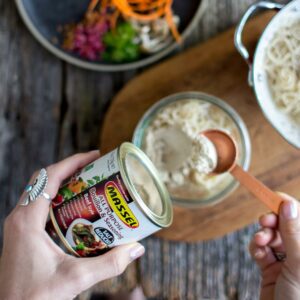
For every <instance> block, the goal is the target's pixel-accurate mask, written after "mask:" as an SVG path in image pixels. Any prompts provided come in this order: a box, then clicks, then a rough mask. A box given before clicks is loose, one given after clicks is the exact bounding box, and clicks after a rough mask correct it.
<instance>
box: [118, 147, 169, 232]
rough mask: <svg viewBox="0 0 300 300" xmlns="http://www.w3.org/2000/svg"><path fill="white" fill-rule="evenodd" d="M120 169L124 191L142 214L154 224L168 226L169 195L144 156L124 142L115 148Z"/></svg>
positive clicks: (156, 172)
mask: <svg viewBox="0 0 300 300" xmlns="http://www.w3.org/2000/svg"><path fill="white" fill-rule="evenodd" d="M118 151H119V152H118V154H119V155H118V159H119V162H120V166H121V168H120V171H121V175H122V177H123V181H124V183H125V185H126V186H127V189H128V192H129V193H130V195H131V196H132V197H133V199H135V200H136V202H137V204H138V205H139V206H140V208H141V210H142V211H143V213H144V214H145V215H146V216H147V217H148V218H149V219H150V220H151V221H152V222H154V223H155V224H156V225H158V226H160V227H168V226H170V225H171V223H172V221H173V208H172V203H171V199H170V195H169V193H168V190H167V188H166V186H165V184H164V183H163V182H162V180H161V179H160V176H159V173H158V171H157V169H156V168H155V166H154V165H153V163H152V162H151V160H150V159H149V158H148V156H147V155H146V154H145V153H144V152H143V151H142V150H141V149H139V148H138V147H136V146H135V145H134V144H132V143H129V142H125V143H123V144H122V145H121V146H120V147H119V150H118Z"/></svg>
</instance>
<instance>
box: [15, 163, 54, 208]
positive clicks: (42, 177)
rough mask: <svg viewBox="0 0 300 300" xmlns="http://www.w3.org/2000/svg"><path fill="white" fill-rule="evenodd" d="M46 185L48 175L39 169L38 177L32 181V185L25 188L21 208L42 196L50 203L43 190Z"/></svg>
mask: <svg viewBox="0 0 300 300" xmlns="http://www.w3.org/2000/svg"><path fill="white" fill-rule="evenodd" d="M47 183H48V174H47V170H46V169H41V170H40V173H39V175H38V176H37V177H36V178H35V179H34V182H33V184H29V185H27V186H26V187H25V192H26V193H27V195H26V197H25V199H24V201H23V203H21V204H20V205H21V206H27V205H28V204H29V203H30V202H34V201H35V200H36V199H37V198H38V197H40V196H43V197H44V198H46V199H47V200H49V201H51V198H50V196H49V195H48V194H47V193H45V192H44V191H45V189H46V187H47Z"/></svg>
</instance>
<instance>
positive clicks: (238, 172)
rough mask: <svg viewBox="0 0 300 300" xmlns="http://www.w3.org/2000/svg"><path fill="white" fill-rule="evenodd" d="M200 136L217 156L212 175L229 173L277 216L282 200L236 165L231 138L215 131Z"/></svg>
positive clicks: (220, 131)
mask: <svg viewBox="0 0 300 300" xmlns="http://www.w3.org/2000/svg"><path fill="white" fill-rule="evenodd" d="M201 134H203V135H204V136H205V137H207V138H208V139H209V140H210V141H211V142H212V143H213V144H214V146H215V148H216V151H217V154H218V163H217V166H216V168H215V170H214V171H213V173H215V174H220V173H224V172H230V173H231V174H232V175H233V176H234V177H235V178H236V179H237V180H238V181H239V182H240V183H241V184H242V185H243V186H245V187H246V188H247V189H248V190H249V191H250V192H251V193H252V194H253V195H254V196H256V197H257V198H258V199H259V200H261V201H262V202H263V203H264V204H265V205H267V206H268V207H269V208H270V209H271V210H272V211H273V212H274V213H276V214H278V213H279V207H280V204H281V203H282V201H283V200H282V199H281V197H280V196H279V195H278V194H276V193H275V192H273V191H272V190H270V189H269V188H268V187H266V186H265V185H264V184H263V183H262V182H260V181H259V180H257V179H256V178H255V177H254V176H252V175H251V174H249V173H248V172H246V171H244V170H243V169H242V168H241V167H240V166H239V165H238V164H237V162H236V160H237V156H238V149H237V145H236V143H235V141H234V140H233V139H232V137H231V136H230V135H228V134H227V133H226V132H224V131H222V130H216V129H213V130H206V131H203V132H201Z"/></svg>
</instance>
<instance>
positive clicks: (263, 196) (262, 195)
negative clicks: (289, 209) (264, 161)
mask: <svg viewBox="0 0 300 300" xmlns="http://www.w3.org/2000/svg"><path fill="white" fill-rule="evenodd" d="M230 173H231V174H232V175H233V176H234V177H235V178H236V179H237V180H238V181H239V182H240V183H241V184H242V185H243V186H244V187H246V188H247V189H248V190H249V191H250V192H251V193H252V194H253V195H254V196H256V197H257V198H258V199H259V200H261V201H262V202H263V203H264V204H265V205H267V206H268V207H269V208H270V209H271V210H272V211H273V212H274V213H276V214H278V213H279V207H280V204H281V203H282V201H283V200H282V199H281V197H280V196H279V195H278V194H276V193H275V192H273V191H272V190H270V189H269V188H268V187H267V186H265V185H264V184H263V183H262V182H261V181H259V180H257V179H256V178H255V177H254V176H252V175H251V174H249V173H248V172H246V171H244V170H243V169H242V168H241V167H240V166H239V165H235V166H234V168H233V169H232V170H231V171H230Z"/></svg>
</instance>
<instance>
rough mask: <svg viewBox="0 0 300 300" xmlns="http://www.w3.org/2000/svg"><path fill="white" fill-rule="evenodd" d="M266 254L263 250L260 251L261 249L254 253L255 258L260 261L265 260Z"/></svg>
mask: <svg viewBox="0 0 300 300" xmlns="http://www.w3.org/2000/svg"><path fill="white" fill-rule="evenodd" d="M265 254H266V252H265V251H264V250H263V249H260V248H258V249H256V250H255V252H254V256H255V258H258V259H262V258H264V257H265Z"/></svg>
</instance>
